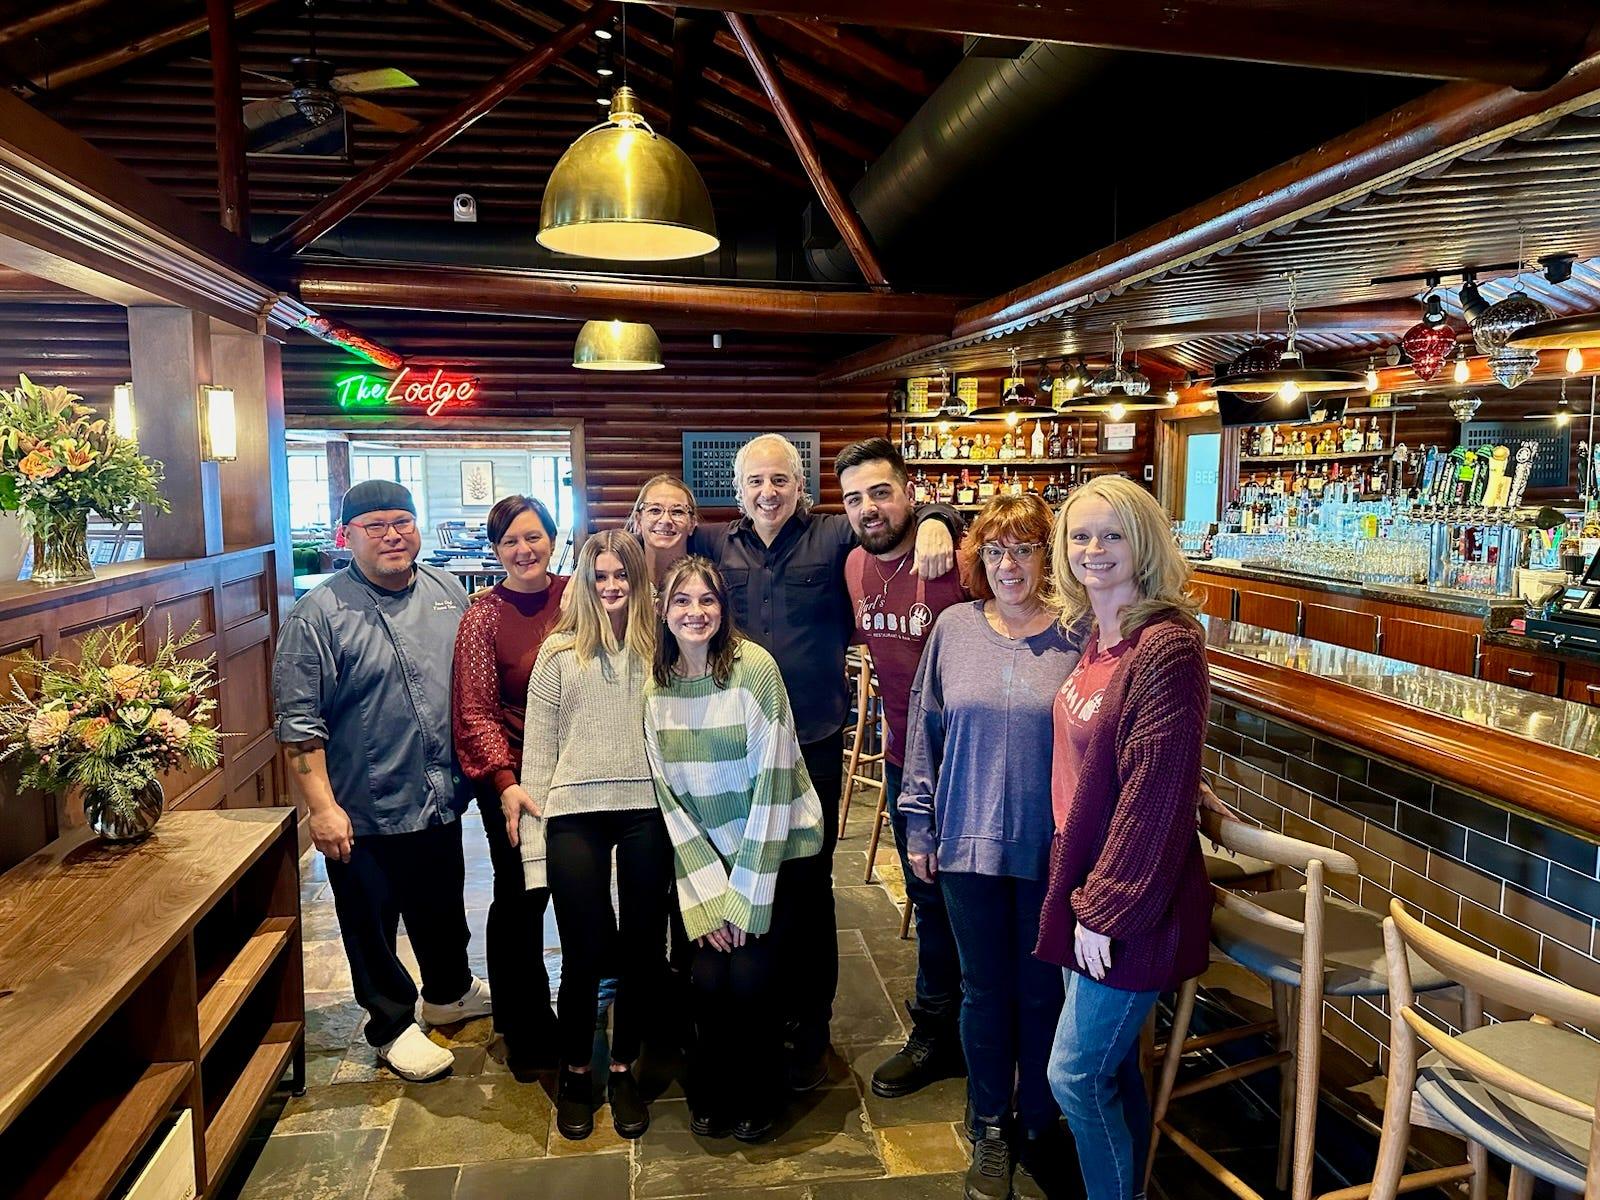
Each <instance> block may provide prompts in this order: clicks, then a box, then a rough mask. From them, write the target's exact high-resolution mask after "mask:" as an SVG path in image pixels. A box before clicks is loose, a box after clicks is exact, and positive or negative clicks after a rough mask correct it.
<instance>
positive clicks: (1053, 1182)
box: [1017, 1121, 1144, 1200]
mask: <svg viewBox="0 0 1600 1200" xmlns="http://www.w3.org/2000/svg"><path fill="white" fill-rule="evenodd" d="M1017 1169H1018V1170H1019V1171H1021V1172H1023V1174H1025V1175H1027V1176H1028V1177H1029V1178H1030V1179H1032V1180H1033V1182H1034V1183H1036V1184H1038V1185H1039V1190H1040V1191H1041V1192H1043V1193H1044V1194H1045V1197H1046V1200H1083V1197H1084V1194H1085V1193H1084V1189H1083V1170H1082V1168H1080V1167H1079V1166H1078V1144H1077V1142H1075V1141H1074V1140H1073V1139H1072V1135H1071V1134H1070V1133H1068V1132H1067V1131H1066V1130H1065V1129H1064V1128H1062V1125H1061V1122H1059V1121H1057V1122H1056V1123H1055V1124H1053V1125H1050V1126H1049V1127H1047V1128H1045V1129H1042V1130H1037V1131H1033V1132H1024V1133H1023V1134H1022V1139H1021V1141H1020V1143H1019V1144H1018V1146H1017ZM1138 1169H1139V1170H1143V1169H1144V1164H1143V1163H1140V1164H1138Z"/></svg>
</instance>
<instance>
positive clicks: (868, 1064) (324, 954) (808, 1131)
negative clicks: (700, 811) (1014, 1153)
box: [221, 808, 1276, 1200]
mask: <svg viewBox="0 0 1600 1200" xmlns="http://www.w3.org/2000/svg"><path fill="white" fill-rule="evenodd" d="M870 812H871V810H870V808H868V809H866V810H865V811H862V809H860V808H858V809H857V810H856V815H854V816H853V819H852V821H851V824H850V826H849V828H848V829H847V831H846V836H845V837H844V838H843V839H841V841H840V844H839V849H838V851H837V854H836V856H835V862H834V879H835V896H836V899H837V904H838V916H839V949H840V978H839V994H838V1001H837V1003H836V1005H835V1017H834V1024H833V1041H834V1048H835V1054H834V1056H833V1057H832V1059H831V1066H832V1071H831V1073H830V1076H829V1079H828V1081H827V1083H826V1084H825V1085H824V1087H822V1088H821V1089H819V1090H817V1091H816V1092H813V1093H811V1094H810V1095H807V1096H804V1097H800V1098H797V1099H796V1100H795V1101H794V1102H793V1103H792V1105H791V1106H790V1108H789V1110H788V1112H787V1113H786V1115H785V1117H784V1119H783V1121H782V1122H781V1123H780V1128H779V1133H778V1136H777V1137H776V1138H775V1139H774V1140H773V1141H771V1142H769V1143H766V1144H763V1145H759V1146H745V1145H742V1144H741V1143H739V1142H736V1141H733V1140H731V1139H724V1140H716V1141H712V1140H706V1139H701V1138H697V1137H695V1136H694V1135H693V1134H691V1133H690V1132H689V1129H688V1120H689V1117H688V1112H687V1106H686V1104H685V1102H684V1100H683V1098H682V1090H681V1088H680V1087H679V1086H678V1085H677V1083H676V1081H666V1082H665V1090H664V1091H663V1092H662V1095H661V1098H660V1099H658V1100H657V1101H656V1102H655V1103H654V1104H653V1105H652V1110H651V1127H650V1130H649V1132H648V1133H647V1134H646V1135H645V1136H644V1138H643V1139H641V1140H639V1141H637V1142H632V1143H630V1142H627V1141H624V1140H623V1139H621V1138H619V1137H617V1136H616V1135H615V1133H614V1132H613V1131H612V1129H611V1124H610V1117H609V1113H608V1112H607V1111H606V1110H604V1109H602V1110H601V1111H600V1112H599V1113H597V1114H596V1118H595V1132H594V1134H593V1135H592V1136H591V1137H590V1138H588V1139H587V1140H585V1141H582V1142H568V1141H566V1140H565V1139H563V1138H562V1137H561V1136H560V1135H559V1134H558V1133H557V1132H556V1131H555V1128H554V1121H553V1105H552V1102H551V1097H550V1092H551V1089H552V1088H553V1079H546V1080H545V1081H544V1082H543V1083H542V1084H519V1083H517V1082H516V1081H515V1080H514V1079H513V1078H512V1077H511V1075H510V1074H509V1073H508V1072H507V1071H506V1069H505V1067H504V1066H503V1065H502V1063H501V1061H500V1051H499V1047H498V1044H497V1043H496V1042H495V1041H494V1037H493V1033H492V1030H491V1028H490V1022H489V1021H488V1020H487V1019H485V1020H480V1021H473V1022H469V1023H467V1024H465V1025H463V1026H459V1027H446V1028H445V1029H442V1030H434V1031H433V1032H432V1033H431V1034H430V1036H431V1037H432V1038H433V1039H434V1040H435V1041H436V1042H438V1043H439V1044H441V1045H443V1046H446V1047H448V1048H449V1049H450V1050H451V1052H452V1053H453V1054H454V1055H455V1059H456V1061H455V1069H454V1072H453V1074H452V1075H451V1076H450V1077H449V1078H447V1079H444V1080H441V1081H438V1082H434V1083H427V1084H408V1083H405V1082H403V1081H401V1080H399V1079H398V1078H397V1077H395V1076H394V1075H392V1074H391V1073H390V1072H388V1071H387V1070H385V1069H383V1068H382V1067H379V1066H378V1065H377V1062H376V1060H375V1057H374V1054H373V1051H372V1048H371V1047H370V1046H368V1045H367V1042H366V1040H365V1038H364V1037H362V1036H361V1026H362V1022H363V1020H364V1014H363V1012H362V1011H361V1009H360V1008H358V1007H357V1006H356V1004H355V1002H354V1000H353V999H352V998H351V994H350V975H349V969H348V967H347V965H346V963H345V959H344V952H343V949H342V947H341V946H340V944H339V941H338V923H337V919H336V917H335V915H334V910H333V900H332V896H331V893H330V891H329V889H328V886H327V882H326V875H325V872H324V870H323V867H322V862H321V859H320V857H319V856H317V855H315V854H312V855H309V856H308V857H307V858H306V859H305V860H304V861H303V863H302V867H301V874H302V884H301V900H302V913H303V921H304V955H305V980H306V1025H307V1035H306V1036H307V1084H308V1087H307V1090H306V1093H305V1095H304V1096H300V1097H292V1096H290V1095H288V1093H287V1091H286V1090H285V1091H280V1093H279V1094H278V1095H277V1096H275V1097H274V1100H273V1102H272V1103H271V1104H270V1105H269V1107H268V1109H267V1111H266V1113H265V1114H264V1115H263V1118H262V1121H261V1123H260V1125H259V1127H258V1128H257V1130H256V1131H255V1133H254V1135H253V1136H252V1139H251V1141H250V1142H249V1144H248V1145H247V1146H246V1148H245V1150H244V1151H243V1152H242V1154H241V1157H240V1159H239V1162H238V1164H237V1166H236V1167H235V1168H234V1170H233V1172H232V1174H231V1176H230V1178H229V1179H228V1181H227V1183H226V1184H225V1186H224V1188H223V1190H222V1193H221V1196H222V1198H223V1200H491V1198H492V1200H513V1198H518V1197H539V1198H546V1197H548V1198H551V1200H555V1198H565V1197H581V1198H582V1200H669V1198H684V1200H687V1198H690V1197H702V1198H706V1200H712V1198H714V1200H754V1198H757V1197H759V1198H760V1200H942V1198H944V1197H959V1196H961V1194H962V1187H961V1179H962V1174H963V1172H964V1171H965V1170H966V1166H967V1163H968V1156H969V1150H968V1147H967V1143H966V1141H965V1139H964V1138H963V1137H962V1136H961V1133H960V1121H961V1119H962V1114H963V1105H964V1100H965V1083H964V1081H962V1080H946V1081H943V1082H941V1083H938V1084H935V1085H933V1086H932V1087H929V1088H927V1089H925V1090H924V1091H923V1092H921V1093H919V1094H917V1095H915V1096H911V1097H906V1098H904V1099H900V1100H883V1099H880V1098H879V1097H876V1096H874V1095H872V1092H871V1089H870V1087H869V1086H868V1081H869V1080H870V1077H871V1073H872V1070H873V1069H874V1068H875V1067H876V1066H877V1065H878V1064H879V1063H880V1062H882V1061H883V1059H884V1058H886V1057H887V1056H888V1055H889V1054H891V1053H893V1052H894V1050H895V1049H897V1048H898V1047H899V1045H900V1043H901V1042H902V1040H903V1038H904V1036H905V1023H904V1016H905V1010H904V1004H903V1002H904V1001H905V1000H906V999H907V998H908V997H909V996H910V995H911V991H912V982H913V977H914V974H915V971H916V949H915V943H914V942H912V941H902V940H901V939H900V937H899V929H900V915H901V908H900V905H902V904H903V903H904V898H905V892H904V884H903V881H902V878H901V875H900V867H899V862H898V859H897V858H896V857H895V854H894V851H893V846H892V845H891V844H890V843H889V842H888V841H887V840H885V842H884V843H883V845H882V846H881V847H880V849H879V853H878V865H877V872H876V875H875V882H873V883H871V884H863V882H862V880H863V877H864V874H865V867H866V846H867V835H868V833H869V821H870ZM886 832H887V831H886ZM466 846H467V872H466V901H467V916H468V922H469V924H470V926H471V928H472V931H473V940H472V943H471V946H470V948H469V955H470V957H471V961H472V966H473V969H474V971H476V972H478V973H479V974H483V973H484V971H485V967H484V961H483V927H484V920H485V917H486V914H487V909H488V904H489V898H490V894H491V890H492V880H491V872H490V866H489V859H488V853H487V849H486V846H485V842H484V840H483V834H482V827H481V825H480V824H479V823H478V822H477V818H476V814H475V813H474V814H469V817H468V825H467V828H466ZM401 945H402V953H403V955H404V956H406V957H407V958H408V961H409V962H410V964H411V966H412V969H413V973H415V961H414V960H413V959H410V958H409V955H410V949H409V945H408V943H407V942H406V939H405V938H404V936H403V935H402V938H401ZM544 945H545V947H546V949H545V955H546V958H547V960H548V963H549V967H550V975H551V979H552V982H555V981H556V980H557V979H559V972H560V957H561V956H560V948H559V941H558V938H557V934H556V928H555V923H554V917H553V915H552V916H550V917H549V918H548V921H547V925H546V928H545V931H544ZM1218 1095H1219V1094H1218V1093H1211V1094H1210V1096H1209V1097H1208V1099H1207V1102H1206V1104H1205V1106H1204V1111H1203V1112H1201V1113H1198V1114H1196V1116H1197V1117H1198V1118H1199V1119H1200V1120H1203V1121H1205V1122H1206V1123H1207V1125H1208V1126H1209V1128H1208V1129H1207V1130H1206V1132H1207V1133H1208V1134H1209V1135H1210V1136H1201V1135H1200V1134H1199V1133H1198V1132H1197V1133H1196V1136H1197V1137H1200V1140H1201V1141H1202V1144H1204V1145H1206V1146H1208V1148H1210V1149H1212V1150H1213V1152H1216V1153H1218V1155H1219V1157H1220V1158H1221V1159H1222V1160H1223V1161H1224V1162H1225V1163H1227V1164H1228V1165H1230V1166H1232V1167H1233V1168H1234V1169H1235V1170H1239V1171H1240V1172H1241V1173H1242V1174H1246V1175H1248V1176H1249V1177H1250V1178H1251V1180H1252V1182H1253V1183H1256V1184H1257V1186H1260V1187H1263V1189H1264V1190H1265V1191H1266V1192H1267V1193H1268V1194H1270V1191H1271V1189H1270V1183H1271V1180H1270V1174H1271V1171H1272V1161H1273V1150H1272V1147H1273V1145H1274V1139H1275V1137H1276V1120H1275V1119H1274V1118H1273V1117H1272V1115H1271V1114H1270V1113H1266V1112H1264V1111H1256V1112H1250V1111H1244V1112H1240V1113H1233V1112H1232V1111H1220V1112H1219V1101H1218ZM1223 1103H1224V1105H1225V1106H1226V1105H1227V1104H1228V1103H1230V1102H1223ZM1231 1103H1232V1104H1233V1105H1234V1106H1237V1101H1235V1102H1231ZM1186 1119H1187V1118H1186ZM1186 1127H1187V1126H1186ZM1262 1175H1266V1176H1268V1178H1261V1176H1262ZM1016 1189H1017V1195H1018V1196H1019V1197H1024V1198H1029V1200H1034V1198H1037V1197H1040V1196H1041V1195H1042V1193H1041V1192H1040V1191H1039V1189H1038V1188H1037V1186H1036V1185H1035V1184H1034V1183H1033V1181H1032V1180H1031V1179H1029V1178H1028V1177H1026V1176H1025V1175H1022V1174H1020V1173H1019V1174H1018V1176H1017V1183H1016ZM1078 1194H1081V1193H1078ZM1224 1194H1225V1193H1222V1192H1221V1191H1220V1190H1219V1189H1217V1188H1216V1186H1215V1185H1214V1184H1212V1183H1211V1181H1210V1180H1209V1178H1207V1177H1206V1176H1205V1175H1204V1173H1203V1172H1201V1171H1200V1170H1199V1169H1198V1168H1192V1167H1191V1165H1190V1164H1189V1163H1188V1161H1187V1160H1186V1159H1182V1158H1181V1157H1178V1156H1176V1155H1171V1154H1163V1156H1162V1158H1161V1160H1160V1162H1159V1164H1158V1171H1157V1186H1156V1188H1155V1189H1154V1191H1153V1192H1152V1195H1153V1196H1162V1197H1167V1196H1170V1197H1174V1198H1176V1197H1210V1196H1220V1195H1224Z"/></svg>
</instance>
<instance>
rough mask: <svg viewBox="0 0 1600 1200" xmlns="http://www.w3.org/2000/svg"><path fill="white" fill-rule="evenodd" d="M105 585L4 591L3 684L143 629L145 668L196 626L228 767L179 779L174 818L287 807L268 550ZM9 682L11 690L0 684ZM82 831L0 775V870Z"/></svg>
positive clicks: (0, 621)
mask: <svg viewBox="0 0 1600 1200" xmlns="http://www.w3.org/2000/svg"><path fill="white" fill-rule="evenodd" d="M99 572H100V578H98V579H96V580H94V581H92V582H89V583H83V584H72V585H68V586H66V587H60V588H36V587H34V586H33V585H31V584H27V583H11V584H0V674H3V675H6V676H8V675H9V674H10V672H11V670H12V669H14V668H15V666H16V662H17V658H18V656H20V655H21V653H22V652H24V651H30V652H32V653H33V654H35V655H37V656H40V657H49V656H50V655H52V654H57V653H61V654H68V655H70V654H72V653H73V650H74V648H75V646H76V645H77V644H78V643H80V642H81V641H82V639H83V637H84V635H85V634H87V633H89V632H90V631H91V630H93V629H96V628H100V627H104V626H110V625H117V624H120V623H122V622H125V621H134V622H137V621H141V620H142V621H144V651H145V657H146V658H147V659H148V658H150V657H152V656H153V655H154V653H155V648H156V646H157V645H158V644H159V643H160V641H161V640H162V639H163V638H164V637H165V636H166V633H167V629H168V622H169V621H170V623H171V628H172V630H173V632H174V633H180V634H181V633H183V632H184V631H185V630H187V629H188V628H189V626H190V625H192V624H194V623H195V622H199V632H200V634H201V635H202V637H201V640H200V641H198V642H197V643H195V645H193V646H192V647H190V648H189V649H188V650H186V651H185V654H186V655H188V656H191V657H200V658H204V657H207V656H209V655H215V656H216V674H217V691H216V695H215V697H214V698H215V699H216V701H217V723H218V728H220V729H221V730H222V731H223V732H224V733H225V734H227V735H229V736H227V737H225V738H224V740H223V746H222V761H221V763H220V764H219V765H218V767H217V768H216V769H214V770H211V771H198V770H185V771H175V772H172V773H170V774H169V775H168V776H167V777H166V778H165V779H164V781H163V787H164V789H165V791H166V797H167V807H168V808H169V809H173V808H253V807H260V806H265V805H273V804H278V803H280V802H281V801H280V800H279V796H280V794H281V793H282V792H283V791H284V790H285V786H284V781H283V780H282V779H281V778H280V774H279V766H278V763H279V759H278V755H277V744H276V742H275V741H274V740H273V736H272V689H271V679H272V656H273V651H274V648H275V645H276V637H275V631H276V629H277V626H278V613H277V598H276V582H275V579H276V566H275V563H274V554H273V551H272V549H271V548H270V547H264V548H259V549H250V550H239V551H234V552H230V553H228V554H223V555H219V556H217V557H214V558H206V559H196V560H192V561H189V562H182V563H124V564H119V565H117V566H112V567H102V568H100V569H99ZM0 682H3V683H6V686H7V687H8V688H9V681H8V680H5V679H3V678H0ZM82 823H83V811H82V806H81V803H80V802H78V801H77V799H76V798H69V797H66V796H43V795H40V794H38V793H33V792H23V791H19V790H18V788H17V768H16V766H15V764H14V763H10V762H8V763H6V764H5V765H4V769H3V773H0V870H4V869H6V868H8V867H10V866H12V865H13V864H15V863H17V862H19V861H21V860H22V859H23V858H25V857H27V856H28V855H29V854H31V853H33V852H34V851H35V850H37V849H38V848H39V847H41V846H43V845H44V844H45V843H46V842H48V841H50V840H51V839H52V838H54V837H56V836H58V835H59V834H60V833H61V832H62V831H63V830H65V829H68V828H71V827H72V826H74V825H81V824H82Z"/></svg>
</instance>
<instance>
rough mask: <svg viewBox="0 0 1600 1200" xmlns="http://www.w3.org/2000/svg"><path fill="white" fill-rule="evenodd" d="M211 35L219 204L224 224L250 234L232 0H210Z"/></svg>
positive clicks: (242, 120) (247, 234)
mask: <svg viewBox="0 0 1600 1200" xmlns="http://www.w3.org/2000/svg"><path fill="white" fill-rule="evenodd" d="M206 22H207V26H208V29H209V32H210V35H211V100H212V106H213V107H214V108H215V110H216V118H217V207H218V215H219V218H220V219H221V221H222V227H223V228H224V229H226V230H227V231H228V232H229V233H239V234H243V235H244V236H246V237H248V236H249V228H250V180H249V176H248V175H247V174H246V168H245V157H244V145H245V142H244V99H243V97H242V96H241V94H240V87H239V44H238V42H237V41H236V40H235V39H234V35H233V34H234V31H233V6H232V4H231V3H230V0H206Z"/></svg>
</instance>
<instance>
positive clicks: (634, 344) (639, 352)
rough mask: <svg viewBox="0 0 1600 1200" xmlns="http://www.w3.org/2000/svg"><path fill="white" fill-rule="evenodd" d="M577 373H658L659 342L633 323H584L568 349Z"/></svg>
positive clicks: (651, 332) (645, 327)
mask: <svg viewBox="0 0 1600 1200" xmlns="http://www.w3.org/2000/svg"><path fill="white" fill-rule="evenodd" d="M572 365H573V366H575V367H577V368H578V369H579V370H580V371H660V370H662V369H663V368H664V367H665V366H666V364H665V363H664V362H662V361H661V339H660V338H658V337H657V336H656V331H655V330H654V329H652V328H651V327H650V326H648V325H645V324H642V323H638V322H634V321H585V322H584V324H583V328H582V329H581V330H579V331H578V340H577V342H576V344H574V345H573V347H572Z"/></svg>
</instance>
